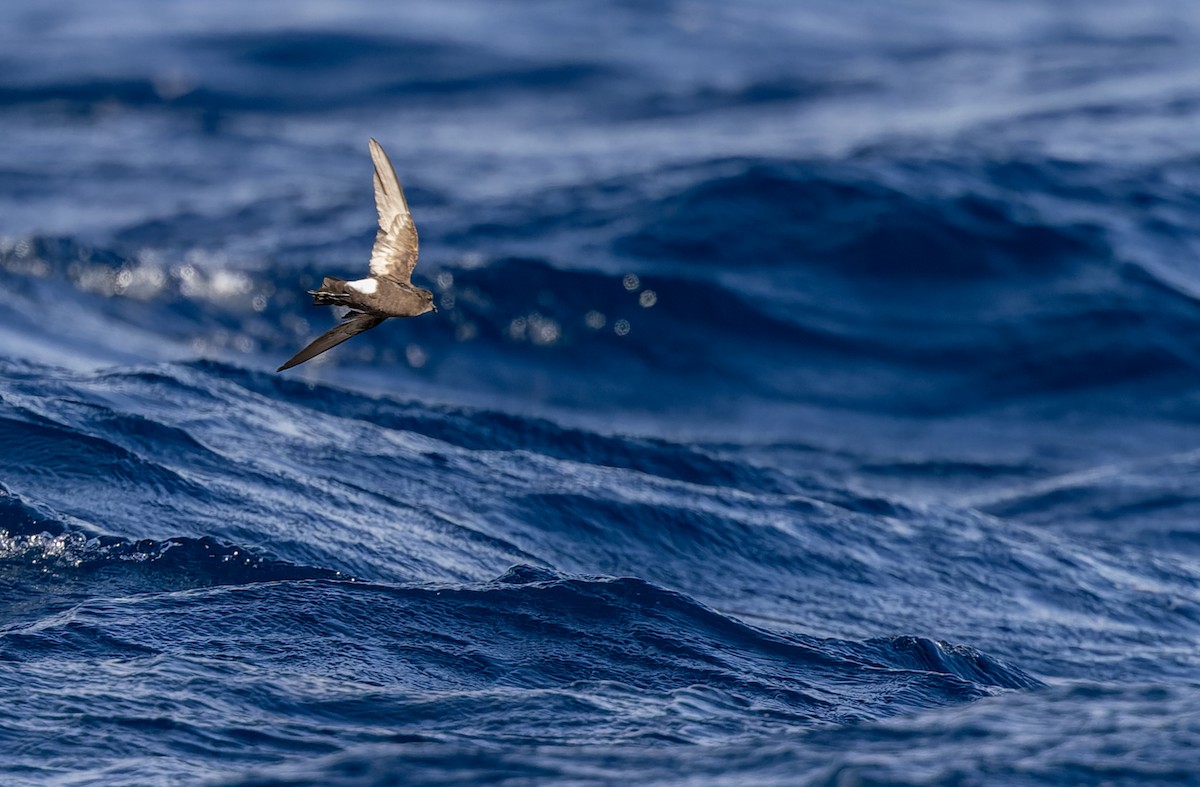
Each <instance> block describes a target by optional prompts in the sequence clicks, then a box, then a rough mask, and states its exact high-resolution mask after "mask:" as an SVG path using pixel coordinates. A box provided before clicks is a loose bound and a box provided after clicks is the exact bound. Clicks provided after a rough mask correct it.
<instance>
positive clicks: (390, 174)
mask: <svg viewBox="0 0 1200 787" xmlns="http://www.w3.org/2000/svg"><path fill="white" fill-rule="evenodd" d="M371 160H372V161H374V162H375V207H376V208H377V209H378V210H379V232H377V233H376V234H375V248H373V249H371V275H372V276H386V277H387V278H389V279H395V280H397V281H402V282H407V281H409V279H410V278H411V277H412V271H413V268H414V267H415V266H416V264H417V227H416V225H415V224H413V220H412V214H411V213H409V212H408V200H406V199H404V189H402V188H400V181H398V180H396V170H395V169H393V168H392V162H391V161H390V160H388V157H387V154H386V153H384V152H383V148H381V147H380V146H379V143H378V142H376V141H375V140H373V139H372V140H371Z"/></svg>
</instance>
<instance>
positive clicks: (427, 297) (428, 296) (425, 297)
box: [417, 288, 438, 314]
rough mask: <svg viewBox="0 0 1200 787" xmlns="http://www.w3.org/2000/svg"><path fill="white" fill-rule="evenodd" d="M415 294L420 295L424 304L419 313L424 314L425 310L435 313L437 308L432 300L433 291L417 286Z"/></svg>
mask: <svg viewBox="0 0 1200 787" xmlns="http://www.w3.org/2000/svg"><path fill="white" fill-rule="evenodd" d="M417 294H418V295H420V296H421V300H422V301H423V302H424V304H425V309H424V311H422V312H421V314H424V313H425V312H435V313H436V312H437V310H438V308H437V304H436V303H434V302H433V293H432V292H430V291H429V290H425V289H420V288H418V289H417Z"/></svg>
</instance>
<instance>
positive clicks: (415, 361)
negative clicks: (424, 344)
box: [404, 344, 429, 369]
mask: <svg viewBox="0 0 1200 787" xmlns="http://www.w3.org/2000/svg"><path fill="white" fill-rule="evenodd" d="M404 359H405V360H406V361H408V365H409V366H411V367H413V368H414V369H420V368H421V367H422V366H424V365H425V363H426V361H428V360H429V356H428V355H427V354H426V353H425V350H423V349H422V348H421V345H419V344H410V345H408V347H406V348H404Z"/></svg>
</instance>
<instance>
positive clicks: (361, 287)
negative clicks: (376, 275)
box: [346, 279, 379, 295]
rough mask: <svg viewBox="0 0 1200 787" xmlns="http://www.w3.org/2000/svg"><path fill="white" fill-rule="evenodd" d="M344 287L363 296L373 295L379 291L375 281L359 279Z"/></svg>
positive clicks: (377, 283) (347, 283)
mask: <svg viewBox="0 0 1200 787" xmlns="http://www.w3.org/2000/svg"><path fill="white" fill-rule="evenodd" d="M346 286H347V287H349V288H350V289H352V290H355V291H356V292H361V293H362V294H363V295H374V294H375V290H377V289H379V282H377V281H376V280H375V279H359V280H358V281H348V282H346Z"/></svg>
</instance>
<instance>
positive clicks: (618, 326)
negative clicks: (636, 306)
mask: <svg viewBox="0 0 1200 787" xmlns="http://www.w3.org/2000/svg"><path fill="white" fill-rule="evenodd" d="M613 333H615V334H616V335H617V336H627V335H628V334H629V320H617V321H616V323H615V324H614V325H613Z"/></svg>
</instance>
